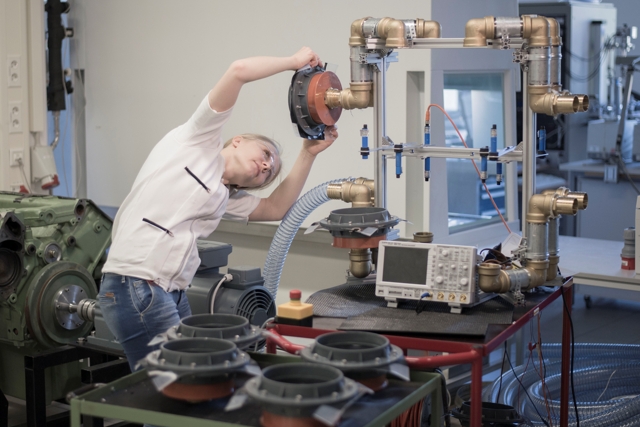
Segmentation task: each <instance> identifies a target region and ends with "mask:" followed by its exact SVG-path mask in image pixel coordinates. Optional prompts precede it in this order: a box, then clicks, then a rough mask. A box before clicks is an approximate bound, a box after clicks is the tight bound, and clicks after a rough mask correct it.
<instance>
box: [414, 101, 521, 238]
mask: <svg viewBox="0 0 640 427" xmlns="http://www.w3.org/2000/svg"><path fill="white" fill-rule="evenodd" d="M431 107H436V108H438V109H439V110H440V111H442V112H443V113H444V115H445V116H447V118H448V119H449V121H450V122H451V124H452V125H453V128H454V129H455V130H456V133H457V134H458V137H459V138H460V141H462V144H463V145H464V147H465V148H469V147H468V146H467V143H466V142H465V140H464V138H463V137H462V134H461V133H460V131H459V130H458V126H456V124H455V123H454V121H453V119H452V118H451V117H450V116H449V114H447V112H446V111H445V110H444V108H442V107H441V106H439V105H438V104H429V106H428V107H427V113H426V115H425V118H424V119H425V121H426V122H430V120H431V112H430V111H429V110H430V109H431ZM471 163H473V167H474V168H475V169H476V173H477V174H478V177H480V169H478V165H476V161H475V160H473V159H471ZM482 186H483V187H484V191H486V192H487V195H488V196H489V200H491V204H493V207H494V208H495V210H496V212H498V215H499V216H500V219H501V220H502V223H503V224H504V226H505V227H506V228H507V231H508V232H509V233H511V228H509V225H508V224H507V221H505V219H504V217H503V216H502V213H501V212H500V209H499V208H498V205H497V204H496V202H495V200H493V196H492V195H491V192H490V191H489V188H488V187H487V184H486V183H484V182H483V183H482Z"/></svg>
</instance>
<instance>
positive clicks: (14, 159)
mask: <svg viewBox="0 0 640 427" xmlns="http://www.w3.org/2000/svg"><path fill="white" fill-rule="evenodd" d="M9 159H10V162H9V166H20V163H21V162H22V164H24V150H23V149H22V148H12V149H10V150H9Z"/></svg>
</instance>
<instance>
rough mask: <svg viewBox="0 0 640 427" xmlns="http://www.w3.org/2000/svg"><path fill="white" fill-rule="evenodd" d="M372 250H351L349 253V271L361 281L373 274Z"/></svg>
mask: <svg viewBox="0 0 640 427" xmlns="http://www.w3.org/2000/svg"><path fill="white" fill-rule="evenodd" d="M371 265H372V264H371V250H370V249H368V248H364V249H351V250H350V251H349V271H351V274H352V275H353V276H355V277H357V278H359V279H361V278H363V277H367V276H368V275H369V273H371Z"/></svg>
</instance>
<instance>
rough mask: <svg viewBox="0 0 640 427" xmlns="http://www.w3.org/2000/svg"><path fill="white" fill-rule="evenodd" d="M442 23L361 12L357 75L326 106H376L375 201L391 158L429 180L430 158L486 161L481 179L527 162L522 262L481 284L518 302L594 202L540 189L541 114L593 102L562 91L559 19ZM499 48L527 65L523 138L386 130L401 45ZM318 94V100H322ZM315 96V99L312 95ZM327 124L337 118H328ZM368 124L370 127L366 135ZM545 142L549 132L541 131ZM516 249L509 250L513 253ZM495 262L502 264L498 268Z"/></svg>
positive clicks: (552, 270) (539, 281) (491, 273)
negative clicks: (457, 142)
mask: <svg viewBox="0 0 640 427" xmlns="http://www.w3.org/2000/svg"><path fill="white" fill-rule="evenodd" d="M440 33H441V29H440V24H439V23H438V22H435V21H428V20H424V19H394V18H370V17H367V18H362V19H358V20H356V21H354V22H353V23H352V24H351V34H350V38H349V46H350V64H351V70H350V71H351V81H350V85H349V88H346V89H342V88H340V89H337V88H328V89H326V91H324V103H325V106H323V107H322V108H326V109H329V110H332V109H338V108H342V109H355V108H360V109H363V108H368V107H373V110H374V118H373V147H372V148H368V145H365V144H364V140H365V138H363V148H362V149H361V154H362V155H363V157H364V156H365V155H369V154H372V155H373V156H374V164H375V173H374V180H373V187H374V188H373V196H374V197H373V199H374V206H375V207H377V208H383V209H386V206H387V159H388V157H389V156H391V155H393V156H395V159H396V165H397V166H396V168H397V172H396V175H399V172H400V167H399V165H400V164H401V163H400V162H401V158H402V156H405V157H418V158H420V159H422V160H424V162H425V175H424V176H425V180H428V179H429V169H430V162H429V160H430V158H432V157H434V158H462V159H469V160H480V161H481V169H482V172H481V178H486V170H487V162H488V161H494V162H496V163H497V165H498V169H497V170H498V174H500V166H501V164H502V163H508V162H511V161H519V162H522V213H523V216H525V218H523V219H524V221H523V227H522V238H523V239H522V243H521V245H520V247H519V248H518V249H517V250H516V251H514V258H516V259H517V260H518V261H520V264H521V267H522V268H520V269H516V270H510V271H507V270H500V268H499V266H495V265H494V266H486V265H480V266H479V268H478V273H479V275H480V280H479V282H478V284H479V287H480V289H481V290H483V291H485V292H497V293H508V294H509V295H510V299H512V300H513V302H514V303H520V302H522V301H523V299H524V296H523V295H522V293H521V290H528V289H531V288H534V287H536V286H541V285H543V284H545V283H547V282H549V281H553V280H554V279H555V278H556V275H557V265H558V261H559V255H558V254H559V248H558V227H557V223H558V219H559V218H560V217H561V215H575V214H576V213H577V211H578V210H579V209H585V208H586V207H587V201H588V200H587V195H586V194H584V193H576V192H571V191H569V190H568V189H566V188H560V189H558V190H556V191H550V192H546V193H545V194H535V188H536V156H537V144H536V116H535V113H538V114H547V115H551V116H556V115H558V114H572V113H577V112H585V111H587V110H588V108H589V98H588V96H587V95H574V94H571V93H569V92H568V91H563V90H562V84H561V79H560V70H561V68H560V62H561V57H562V55H561V53H560V47H561V45H562V39H561V37H560V27H559V25H558V22H557V21H556V20H555V19H553V18H547V17H543V16H536V15H523V16H520V17H493V16H487V17H484V18H474V19H471V20H469V21H468V22H467V24H466V26H465V37H464V38H440ZM468 48H484V49H500V50H507V49H512V50H513V61H514V62H515V63H518V64H520V68H521V70H522V76H523V78H522V92H523V101H524V108H523V112H522V114H523V139H522V142H521V143H519V144H514V145H513V146H510V147H507V148H505V149H503V150H501V151H500V152H498V151H497V149H496V148H495V130H492V135H491V136H492V147H491V149H489V148H488V147H484V148H457V147H455V148H454V147H440V146H433V145H431V144H430V123H429V122H428V121H426V122H425V141H424V144H422V145H419V144H395V143H393V142H392V141H391V138H389V135H388V134H387V126H386V121H387V118H386V79H387V75H386V74H387V70H388V67H389V65H390V64H391V63H393V62H397V61H398V55H397V52H396V51H395V50H396V49H468ZM317 95H318V94H315V99H317V98H318V96H317ZM310 98H311V97H310ZM327 124H333V122H332V123H327ZM367 134H368V130H365V129H363V132H362V135H363V137H364V136H366V135H367ZM538 136H539V138H540V140H541V141H544V138H545V134H544V131H543V130H541V131H540V132H539V134H538ZM507 255H509V254H507ZM496 267H498V268H497V269H496Z"/></svg>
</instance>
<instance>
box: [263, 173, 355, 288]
mask: <svg viewBox="0 0 640 427" xmlns="http://www.w3.org/2000/svg"><path fill="white" fill-rule="evenodd" d="M350 179H351V178H343V179H334V180H331V181H327V182H325V183H323V184H320V185H318V186H316V187H314V188H312V189H311V190H309V191H307V192H306V193H305V194H304V195H303V196H302V197H300V198H299V199H298V201H296V203H294V205H293V206H292V207H291V209H289V212H287V214H286V215H285V217H284V218H283V219H282V222H281V223H280V226H279V227H278V230H277V231H276V234H275V236H274V237H273V241H272V242H271V246H270V247H269V252H268V253H267V259H266V261H265V263H264V270H263V276H264V286H265V288H267V290H268V291H269V292H270V293H271V295H272V296H273V299H275V298H276V295H277V294H278V285H279V284H280V276H281V275H282V268H283V267H284V262H285V260H286V258H287V254H288V253H289V248H290V247H291V242H292V241H293V238H294V237H295V235H296V232H297V231H298V229H299V228H300V226H301V225H302V222H303V221H304V220H305V219H306V218H307V217H308V216H309V214H311V212H313V211H314V210H315V209H316V208H317V207H318V206H320V205H322V204H324V203H326V202H328V201H329V200H330V199H329V197H328V196H327V187H328V186H329V184H337V183H340V182H344V181H348V180H350Z"/></svg>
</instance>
